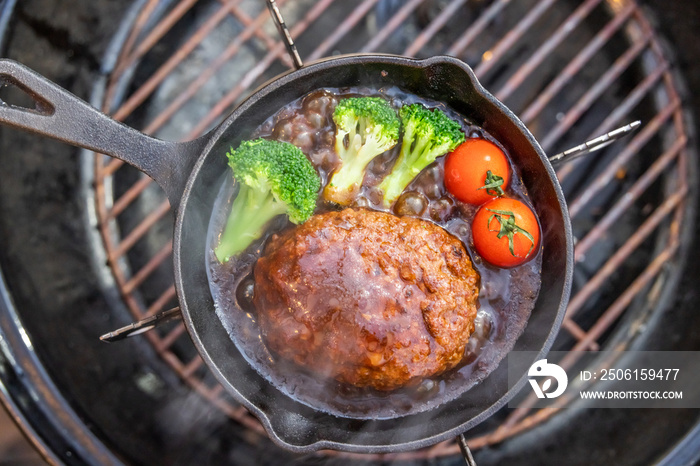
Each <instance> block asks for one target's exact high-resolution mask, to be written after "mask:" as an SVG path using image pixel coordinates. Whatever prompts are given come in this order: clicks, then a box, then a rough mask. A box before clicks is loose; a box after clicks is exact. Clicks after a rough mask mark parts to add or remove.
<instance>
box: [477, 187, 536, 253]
mask: <svg viewBox="0 0 700 466" xmlns="http://www.w3.org/2000/svg"><path fill="white" fill-rule="evenodd" d="M472 237H473V238H474V247H475V248H476V251H477V252H478V253H479V255H480V256H481V257H483V258H484V260H486V261H487V262H489V263H491V264H493V265H495V266H498V267H514V266H516V265H520V264H522V263H523V262H526V261H528V260H530V259H532V258H533V257H534V256H535V255H536V254H537V248H538V246H539V243H540V227H539V224H538V222H537V216H536V215H535V214H534V212H533V211H532V210H531V209H530V208H529V207H528V206H527V205H525V204H524V203H522V202H520V201H518V200H516V199H509V198H499V199H494V200H492V201H489V202H487V203H486V204H484V205H482V206H481V207H480V208H479V210H478V211H477V212H476V215H474V220H473V221H472Z"/></svg>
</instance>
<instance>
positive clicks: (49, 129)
mask: <svg viewBox="0 0 700 466" xmlns="http://www.w3.org/2000/svg"><path fill="white" fill-rule="evenodd" d="M0 85H3V86H7V85H13V86H15V87H17V88H19V89H20V90H22V91H23V92H24V93H26V94H28V95H29V96H30V97H31V98H32V99H33V100H34V102H35V107H34V108H26V107H20V106H14V105H10V104H8V103H6V102H4V101H2V100H0V123H2V124H5V125H8V126H11V127H13V128H17V129H23V130H26V131H30V132H33V133H37V134H40V135H43V136H48V137H50V138H52V139H57V140H59V141H63V142H66V143H68V144H71V145H74V146H78V147H83V148H85V149H89V150H93V151H96V152H101V153H103V154H106V155H109V156H112V157H116V158H118V159H121V160H123V161H124V162H126V163H128V164H129V165H133V166H134V167H136V168H138V169H139V170H141V171H142V172H144V173H145V174H147V175H148V176H150V177H151V178H153V179H154V180H155V181H156V183H158V184H159V185H160V186H161V187H162V188H163V190H165V194H166V196H167V197H168V200H169V201H170V204H171V207H172V208H173V209H176V208H177V206H178V204H179V202H180V198H181V197H182V192H183V190H184V188H185V183H186V182H187V178H188V177H189V175H190V172H191V171H192V167H193V166H194V163H195V161H196V160H197V158H198V157H199V154H200V153H201V151H202V150H203V149H204V146H205V145H206V143H207V139H208V138H207V137H206V136H204V137H202V138H199V139H195V140H193V141H188V142H183V143H175V142H167V141H161V140H160V139H156V138H152V137H150V136H147V135H145V134H143V133H141V132H139V131H136V130H135V129H132V128H130V127H128V126H126V125H124V124H122V123H120V122H118V121H116V120H113V119H111V118H110V117H108V116H107V115H105V114H104V113H102V112H100V111H98V110H97V109H95V108H94V107H92V106H91V105H90V104H88V103H87V102H85V101H84V100H82V99H80V98H78V97H76V96H75V95H73V94H71V93H70V92H68V91H67V90H65V89H63V88H61V87H60V86H58V85H56V84H54V83H53V82H51V81H49V80H48V79H46V78H44V77H43V76H41V75H39V74H38V73H36V72H34V71H32V70H31V69H29V68H27V67H26V66H24V65H22V64H20V63H18V62H16V61H13V60H7V59H0Z"/></svg>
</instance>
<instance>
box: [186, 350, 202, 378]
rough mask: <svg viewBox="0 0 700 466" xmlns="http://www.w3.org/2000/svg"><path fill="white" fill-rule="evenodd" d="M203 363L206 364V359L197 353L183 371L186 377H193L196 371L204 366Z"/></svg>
mask: <svg viewBox="0 0 700 466" xmlns="http://www.w3.org/2000/svg"><path fill="white" fill-rule="evenodd" d="M202 364H204V361H202V358H200V357H199V355H197V356H195V357H194V358H193V359H192V360H191V361H190V362H189V363H187V365H186V366H185V369H184V370H183V371H182V373H183V374H184V375H185V377H192V375H194V373H195V371H197V369H199V368H200V367H202Z"/></svg>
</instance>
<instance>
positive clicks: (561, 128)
mask: <svg viewBox="0 0 700 466" xmlns="http://www.w3.org/2000/svg"><path fill="white" fill-rule="evenodd" d="M277 3H278V5H279V6H280V8H281V10H282V12H283V13H284V15H285V18H286V19H287V22H288V24H289V26H290V29H291V34H292V36H293V37H294V39H295V42H296V44H297V47H298V49H299V52H300V54H301V57H302V58H303V59H304V60H305V61H306V62H308V61H312V60H314V59H318V58H321V57H324V56H328V55H332V54H335V53H348V52H355V51H361V52H382V53H396V54H403V55H409V56H416V57H419V58H423V57H428V56H432V55H435V54H449V55H454V56H457V57H459V58H461V59H462V60H464V61H465V62H467V63H468V64H469V65H471V66H472V67H473V68H474V70H475V72H476V74H477V76H478V77H479V79H480V81H481V82H482V83H483V84H484V85H485V87H487V88H488V89H489V90H491V92H493V93H494V94H495V95H496V97H497V98H499V99H500V100H501V101H503V102H504V103H505V104H506V105H508V106H509V107H510V108H511V109H513V110H514V111H515V112H516V113H517V114H519V115H520V116H521V118H522V120H523V121H524V122H525V123H526V124H527V125H528V127H529V128H530V130H531V131H532V132H533V134H534V135H535V136H536V137H537V138H538V140H539V141H540V142H541V144H542V146H543V148H544V150H545V151H546V152H548V153H551V154H554V153H557V152H559V151H561V150H564V149H567V148H569V147H571V146H574V145H577V144H579V143H580V142H582V141H584V140H587V139H590V138H591V137H593V136H596V135H598V134H602V133H604V132H606V131H609V130H612V129H614V128H615V127H617V126H620V125H622V124H624V123H627V122H628V121H631V120H636V119H641V120H642V121H643V125H642V127H641V129H640V130H639V131H638V132H637V133H636V134H635V135H634V136H633V137H631V138H628V139H625V140H624V141H620V142H616V143H614V144H613V145H611V146H609V147H608V148H606V149H605V150H602V151H599V152H597V153H596V154H595V155H592V156H589V157H586V158H583V159H579V160H577V161H576V162H572V163H570V164H567V165H564V166H562V167H561V169H559V171H558V176H559V178H560V181H561V183H562V186H563V188H564V191H565V193H566V196H567V200H568V203H569V208H570V213H571V216H572V221H573V227H574V234H575V236H576V238H577V240H578V243H577V245H576V250H575V255H576V261H577V266H576V270H575V283H574V290H573V293H572V299H571V303H570V305H569V308H568V311H567V317H566V319H565V321H564V325H563V331H562V334H561V335H560V337H559V339H558V340H557V342H556V344H555V348H554V349H557V350H581V349H591V350H597V349H601V348H611V347H615V348H634V347H638V346H639V345H645V344H651V343H650V342H651V341H653V338H652V337H651V336H650V332H649V331H648V328H649V327H650V326H654V325H661V324H659V323H658V322H659V321H660V320H661V319H663V318H664V316H665V315H666V313H667V312H669V311H668V310H669V306H670V305H671V304H672V302H673V295H674V293H676V290H677V285H678V282H679V280H680V277H681V274H682V271H683V267H684V257H685V256H686V255H687V254H688V248H689V245H690V241H691V236H692V229H693V228H694V224H695V219H694V216H693V212H694V208H695V206H694V203H693V199H694V196H695V191H694V190H695V185H696V177H697V173H696V169H695V163H696V162H695V158H694V154H695V153H694V143H695V141H694V140H693V135H692V130H691V124H690V122H689V117H688V115H687V112H686V110H685V109H684V106H683V95H682V87H679V86H680V85H679V82H678V81H677V77H676V76H675V74H674V72H673V69H672V64H671V62H670V57H669V52H668V50H667V49H666V48H665V46H664V44H663V42H662V41H661V40H660V39H659V37H658V36H657V34H656V32H655V30H654V29H653V28H652V26H651V24H650V22H649V19H648V16H647V14H646V12H645V11H644V10H643V9H642V8H641V7H640V6H639V5H638V4H637V3H635V2H634V1H632V0H605V1H604V0H584V1H580V2H579V1H563V0H559V1H555V0H540V1H528V0H519V1H517V2H512V1H508V0H493V1H487V0H480V1H472V0H469V1H467V0H451V1H447V0H407V1H394V0H363V1H360V2H341V1H340V0H335V1H334V0H319V1H295V2H291V1H284V0H277ZM291 66H292V63H291V60H290V59H289V56H288V55H287V52H286V50H285V48H284V45H283V44H282V43H281V42H280V41H279V39H278V35H277V31H276V30H275V28H274V25H273V23H272V21H271V20H270V18H269V14H268V11H267V10H266V8H265V5H264V3H263V2H261V1H251V0H218V1H217V0H211V1H205V0H200V1H194V0H180V1H176V0H160V1H158V0H142V1H138V2H136V3H135V4H134V5H133V6H132V8H131V10H130V11H129V13H128V14H127V15H126V18H125V20H124V22H123V23H122V25H121V26H120V28H119V29H118V30H117V31H116V32H115V36H114V39H113V40H112V43H111V45H110V47H109V51H108V53H107V55H106V58H105V60H104V64H103V65H102V71H103V73H101V79H98V80H97V84H96V85H95V87H94V89H93V104H95V105H96V106H98V107H100V108H102V109H103V111H105V112H106V113H109V114H111V115H112V116H113V117H114V118H116V119H119V120H122V121H125V122H127V123H128V124H129V125H131V126H134V127H136V128H140V129H141V130H143V131H144V132H146V133H149V134H153V135H155V136H157V137H160V138H163V139H173V140H175V139H177V140H189V139H192V138H195V137H197V136H199V135H201V134H203V133H204V132H206V131H207V130H208V129H209V128H211V127H213V126H214V125H216V124H217V123H218V122H219V121H220V120H221V119H222V118H223V117H224V116H225V115H226V114H227V113H228V112H229V111H230V110H231V109H232V108H233V107H234V106H235V105H236V104H237V103H238V102H240V101H241V100H242V99H243V98H244V97H245V96H246V95H247V94H249V93H250V92H251V91H252V90H253V89H254V88H255V87H257V86H259V85H260V84H262V83H263V82H265V81H266V80H267V79H270V78H272V77H273V76H275V75H277V74H278V73H280V72H281V71H284V70H285V69H288V68H289V67H291ZM39 69H40V68H39ZM40 71H41V69H40ZM80 166H81V170H80V176H81V177H82V178H81V183H80V186H82V191H81V192H80V196H79V198H80V199H82V200H84V204H82V205H80V206H78V207H77V208H79V209H81V210H82V211H84V212H85V215H86V218H87V219H88V228H87V233H86V236H85V239H86V246H85V250H84V252H83V253H84V254H86V256H87V258H88V259H87V260H88V261H90V262H91V264H92V266H93V269H94V271H96V272H97V274H96V275H95V277H97V278H96V279H93V282H94V283H93V284H94V285H95V287H97V288H99V289H100V290H102V295H103V297H104V299H105V303H106V304H107V305H108V306H109V309H110V317H108V318H104V319H102V320H101V321H99V320H98V321H97V322H95V320H96V319H92V323H93V324H96V325H93V326H87V328H82V331H83V332H92V334H91V337H93V336H94V338H96V337H97V336H98V335H99V334H100V332H101V330H111V329H112V328H114V327H116V326H117V325H114V323H117V322H120V323H125V322H128V321H131V320H141V319H144V318H146V317H149V316H152V315H154V314H156V313H158V312H160V311H163V310H166V309H169V308H170V307H172V306H174V305H176V304H177V303H176V300H175V289H174V286H173V283H172V276H171V271H172V267H171V264H170V254H171V252H172V243H171V241H170V228H171V225H172V218H171V217H170V210H169V205H168V203H167V201H166V199H165V197H164V195H163V194H162V193H161V192H160V191H159V188H158V187H157V186H155V184H154V183H152V181H151V180H150V179H149V178H147V177H145V176H143V175H141V174H140V173H138V172H136V171H135V170H133V169H131V167H128V166H125V165H124V164H123V163H121V162H120V161H118V160H115V159H110V158H108V157H105V156H102V155H99V154H92V153H83V154H82V155H81V163H80ZM13 260H14V261H17V260H18V259H17V258H14V259H12V260H7V259H5V260H4V261H3V262H2V264H1V265H2V267H3V271H4V270H6V269H7V267H8V264H9V265H11V264H12V263H13ZM6 279H7V280H8V282H9V288H10V290H11V291H13V292H15V293H19V292H20V291H24V290H19V291H18V289H19V288H20V286H19V285H17V283H18V282H17V281H16V280H15V281H14V282H13V279H12V277H10V276H8V275H7V274H6ZM13 283H14V289H13ZM25 292H26V291H25ZM8 299H9V298H8ZM15 299H17V298H15ZM20 301H21V300H20ZM17 308H18V309H19V311H18V312H17V316H18V320H17V321H15V322H11V323H10V322H8V323H6V324H5V325H6V326H13V327H19V328H22V329H23V328H24V327H22V324H24V325H25V326H26V328H27V331H26V332H25V335H29V336H32V337H34V336H36V335H41V334H45V331H42V330H39V329H38V325H39V324H36V323H34V324H31V323H29V322H22V317H23V314H22V312H21V309H22V307H21V302H19V303H18V305H17ZM32 326H33V327H34V328H33V329H32ZM29 336H28V337H27V340H28V341H29ZM132 340H133V339H132ZM8 341H11V342H12V341H13V340H10V339H8ZM16 344H19V345H21V344H22V342H21V341H20V342H18V343H16ZM124 344H125V345H133V346H132V347H131V348H126V349H124V348H122V349H118V350H115V349H114V348H115V347H114V346H111V347H109V349H108V350H109V351H116V352H117V354H121V355H122V356H120V360H121V359H122V358H123V355H124V354H126V355H127V356H130V357H133V358H134V359H133V361H135V362H134V363H133V364H135V365H138V364H145V363H143V362H141V361H142V360H143V359H144V358H147V360H148V364H150V365H151V366H149V368H148V370H145V369H138V370H136V369H133V368H132V370H130V371H128V372H129V374H132V375H133V374H136V375H135V379H134V380H135V382H134V383H135V384H136V385H137V386H138V387H140V388H141V389H142V390H143V391H144V392H146V393H147V394H150V395H151V396H153V397H156V398H157V397H165V395H163V394H162V391H163V390H166V389H167V390H175V391H176V393H177V397H176V398H175V400H176V401H177V402H178V403H184V408H183V409H184V412H185V413H184V414H183V416H182V419H181V420H180V421H179V422H192V423H193V425H194V426H195V427H202V426H205V427H204V430H205V431H206V432H210V431H213V432H215V433H216V435H218V436H220V437H219V438H232V439H235V442H234V441H231V442H227V441H225V440H220V443H221V444H218V443H217V446H216V447H211V446H210V445H209V446H207V447H202V446H200V443H201V444H204V443H205V442H204V440H203V439H201V438H199V436H195V437H196V438H192V439H188V441H189V442H190V443H191V444H192V445H193V446H192V447H191V448H188V449H186V451H188V452H190V453H191V452H195V451H200V449H201V450H205V451H207V452H209V453H208V455H210V456H208V458H210V459H211V460H212V461H215V460H219V459H220V458H221V456H217V455H223V457H224V458H228V459H229V460H230V459H231V458H232V457H227V456H226V455H227V454H228V455H233V453H232V452H234V451H235V452H236V453H235V455H236V457H238V455H241V454H248V455H250V457H255V458H258V459H261V462H263V461H267V462H271V461H274V460H275V459H277V460H278V459H279V457H278V456H275V455H282V456H283V457H287V456H284V455H287V454H286V453H283V452H278V451H276V450H274V447H272V446H271V445H270V443H269V441H267V440H266V439H265V434H264V431H263V429H262V427H261V426H260V425H259V423H258V422H257V421H256V420H255V418H253V417H252V416H251V415H250V414H249V413H248V412H247V411H246V410H245V409H243V408H242V407H240V406H238V405H237V404H236V403H235V402H234V401H233V400H232V399H231V398H229V397H228V396H227V395H226V393H224V391H223V390H222V388H221V387H220V386H219V385H218V384H217V383H216V381H215V380H214V378H213V377H212V376H211V375H210V374H209V373H208V371H207V369H206V367H205V366H204V364H203V362H202V360H201V359H200V358H199V356H198V355H197V353H196V351H195V350H194V348H193V346H192V345H191V342H190V341H189V339H188V337H187V334H186V332H185V331H184V326H183V325H182V324H179V323H175V324H168V325H166V326H163V327H159V328H157V329H156V330H154V331H152V332H150V333H147V334H145V335H144V336H143V337H142V340H141V341H138V342H132V341H130V342H129V343H124ZM25 346H27V345H25ZM108 350H107V349H99V350H98V352H102V351H108ZM138 352H144V353H145V354H146V356H144V357H139V356H138V355H136V353H138ZM572 354H574V353H572ZM100 357H102V358H104V357H106V356H100ZM100 357H96V358H95V362H96V361H97V360H98V359H100ZM115 358H117V356H115ZM20 359H21V358H20ZM88 359H89V360H90V361H92V359H91V358H88ZM571 362H573V361H571ZM38 363H39V364H40V362H38ZM119 366H120V364H119V363H115V364H114V368H113V370H114V371H119V370H120V369H119ZM49 367H51V366H49ZM90 367H92V366H90ZM55 376H56V374H49V378H51V377H55ZM59 378H60V376H59ZM98 378H99V377H98ZM83 382H85V381H83ZM64 385H65V382H64ZM59 391H60V390H59ZM68 391H69V392H70V391H71V390H70V389H68ZM75 392H76V391H75V390H73V392H72V393H75ZM183 400H184V401H183ZM91 403H92V404H91ZM73 404H76V403H75V402H73ZM77 404H78V408H77V409H78V411H79V412H78V417H80V418H82V419H95V421H94V422H95V424H96V425H102V424H103V423H104V424H108V423H107V422H103V421H105V419H110V420H111V421H110V422H112V425H114V424H119V423H118V422H115V421H114V420H113V419H112V418H111V416H112V415H106V414H104V413H95V412H94V411H91V410H90V409H89V407H90V406H94V400H92V401H91V400H84V401H79V402H78V403H77ZM175 404H176V403H175V401H174V400H173V399H169V400H168V403H165V402H163V406H161V407H160V409H162V410H164V411H168V410H170V411H173V410H177V409H178V408H176V407H175ZM159 406H160V405H159ZM16 410H17V412H20V411H22V410H21V409H20V408H16ZM200 412H201V413H206V415H200V414H199V413H200ZM580 412H581V409H577V408H575V407H573V408H569V409H558V410H552V409H548V410H534V409H531V406H530V405H529V404H528V402H525V403H523V404H522V405H521V406H520V407H518V408H516V409H510V410H502V411H501V412H499V413H497V415H496V416H494V418H492V419H491V420H489V421H488V422H486V423H484V424H483V425H482V426H480V427H479V428H477V429H475V430H474V431H472V432H469V433H467V437H468V442H469V445H470V447H471V448H472V450H475V454H476V459H477V461H478V462H479V463H480V464H482V462H486V463H488V462H490V461H494V462H495V461H498V460H503V459H504V458H509V460H510V461H515V460H513V457H515V458H516V459H517V458H520V457H519V456H518V455H519V454H523V452H527V451H528V449H529V448H531V446H528V441H529V440H528V439H531V438H533V436H534V437H537V438H539V437H542V436H545V437H546V438H553V437H552V436H556V435H557V434H556V432H557V431H559V432H566V431H567V429H566V428H564V427H562V424H566V423H567V422H570V420H571V419H574V420H577V421H576V422H581V421H580V419H581V415H580ZM171 414H172V413H171ZM202 416H204V417H209V418H211V419H209V421H211V422H205V420H203V419H202ZM616 416H621V417H624V413H623V414H619V415H616ZM592 417H593V418H595V415H592ZM600 417H602V416H600ZM691 418H692V416H691ZM59 421H61V420H59ZM61 422H68V421H65V420H64V421H61ZM693 423H694V422H693V420H692V419H689V420H686V421H684V423H682V422H680V421H679V424H678V426H676V429H677V430H678V432H684V431H685V429H689V428H690V426H691V425H692V424H693ZM127 424H128V423H127ZM157 427H160V428H162V426H157ZM76 429H78V430H77V432H81V429H80V427H76ZM174 430H175V431H176V432H179V431H178V430H177V429H174ZM165 431H168V429H167V428H166V429H165ZM552 432H553V433H552ZM91 434H94V435H95V437H96V438H91V437H90V435H87V434H85V435H86V437H85V438H84V439H82V441H84V442H87V444H89V445H92V448H87V449H86V450H84V451H80V452H79V453H80V454H81V458H96V457H99V456H95V455H104V456H103V457H102V458H109V459H110V461H111V460H115V461H119V460H121V459H126V460H129V461H137V462H148V461H149V458H152V457H149V456H148V455H153V454H156V453H153V452H157V451H158V448H154V447H153V446H146V447H143V448H144V449H145V450H144V451H142V452H139V451H138V450H139V447H136V446H135V445H139V446H140V442H138V441H134V440H133V439H130V438H129V436H128V435H125V434H122V435H120V436H117V437H118V438H111V437H110V434H109V433H106V432H102V431H101V429H98V431H97V432H92V433H91ZM74 435H76V436H78V437H79V435H78V434H75V433H74ZM227 435H228V436H230V437H226V436H227ZM559 435H562V434H561V433H560V434H559ZM563 435H567V434H563ZM568 435H571V434H568ZM547 436H549V437H547ZM37 437H40V436H37ZM105 437H106V438H107V439H108V441H107V442H105V443H104V444H103V442H102V440H103V439H104V438H105ZM161 441H163V442H164V444H168V442H165V440H163V439H161ZM39 443H41V444H43V445H44V448H45V450H46V452H47V454H48V455H51V454H50V453H48V451H49V450H52V449H53V448H55V447H54V446H53V445H49V446H47V443H46V442H45V441H43V442H42V441H39ZM68 443H70V442H68ZM78 443H80V442H78ZM228 443H236V444H237V445H238V446H236V447H233V446H227V445H228ZM105 445H106V446H105ZM212 448H214V450H216V454H215V453H213V452H211V451H210V450H211V449H212ZM113 449H114V450H116V451H118V452H119V453H118V454H119V455H124V458H115V457H112V456H111V455H113V453H112V450H113ZM265 449H267V450H270V451H274V453H271V452H270V451H268V452H262V450H265ZM64 450H65V448H64ZM644 453H645V452H644V451H643V450H640V451H639V454H642V455H643V454H644ZM72 454H73V453H72ZM191 454H194V453H191ZM459 454H460V453H459V446H458V445H457V443H456V442H445V443H440V444H437V445H435V446H433V447H430V448H428V449H424V450H420V451H414V452H407V453H400V454H393V455H381V456H380V455H357V454H350V453H339V452H320V453H318V454H317V455H314V456H313V457H306V458H302V459H300V458H298V457H293V456H291V455H290V456H289V460H290V461H291V460H297V461H315V462H319V463H331V464H338V463H342V462H345V461H356V462H359V463H362V462H374V461H376V462H386V461H411V462H418V463H420V462H430V461H436V459H440V460H444V461H446V462H450V461H457V459H458V458H459ZM654 454H656V453H654ZM58 457H59V458H62V459H63V460H66V456H65V455H61V454H60V453H59V454H58ZM642 458H644V456H642ZM520 461H523V460H522V458H521V459H520ZM540 462H542V461H540Z"/></svg>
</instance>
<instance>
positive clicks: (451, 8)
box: [403, 0, 467, 57]
mask: <svg viewBox="0 0 700 466" xmlns="http://www.w3.org/2000/svg"><path fill="white" fill-rule="evenodd" d="M465 3H467V0H452V2H450V4H449V5H447V6H446V7H445V8H443V9H442V10H441V11H440V13H439V14H438V15H437V16H436V17H435V19H434V20H432V21H431V22H430V24H429V25H428V27H426V28H425V29H424V30H423V31H421V33H420V34H418V37H416V39H415V40H414V41H413V42H412V43H411V44H410V45H409V46H408V47H407V48H406V50H404V52H403V54H404V55H407V56H409V57H412V56H415V55H416V54H417V53H418V52H419V51H420V50H421V49H422V48H423V47H424V46H425V45H426V44H427V43H428V41H430V39H432V38H433V36H435V34H437V32H438V31H440V29H442V27H443V26H445V24H447V22H448V21H449V20H450V19H452V18H453V17H454V15H455V14H456V13H457V12H458V11H459V9H460V8H461V7H462V5H464V4H465Z"/></svg>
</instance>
